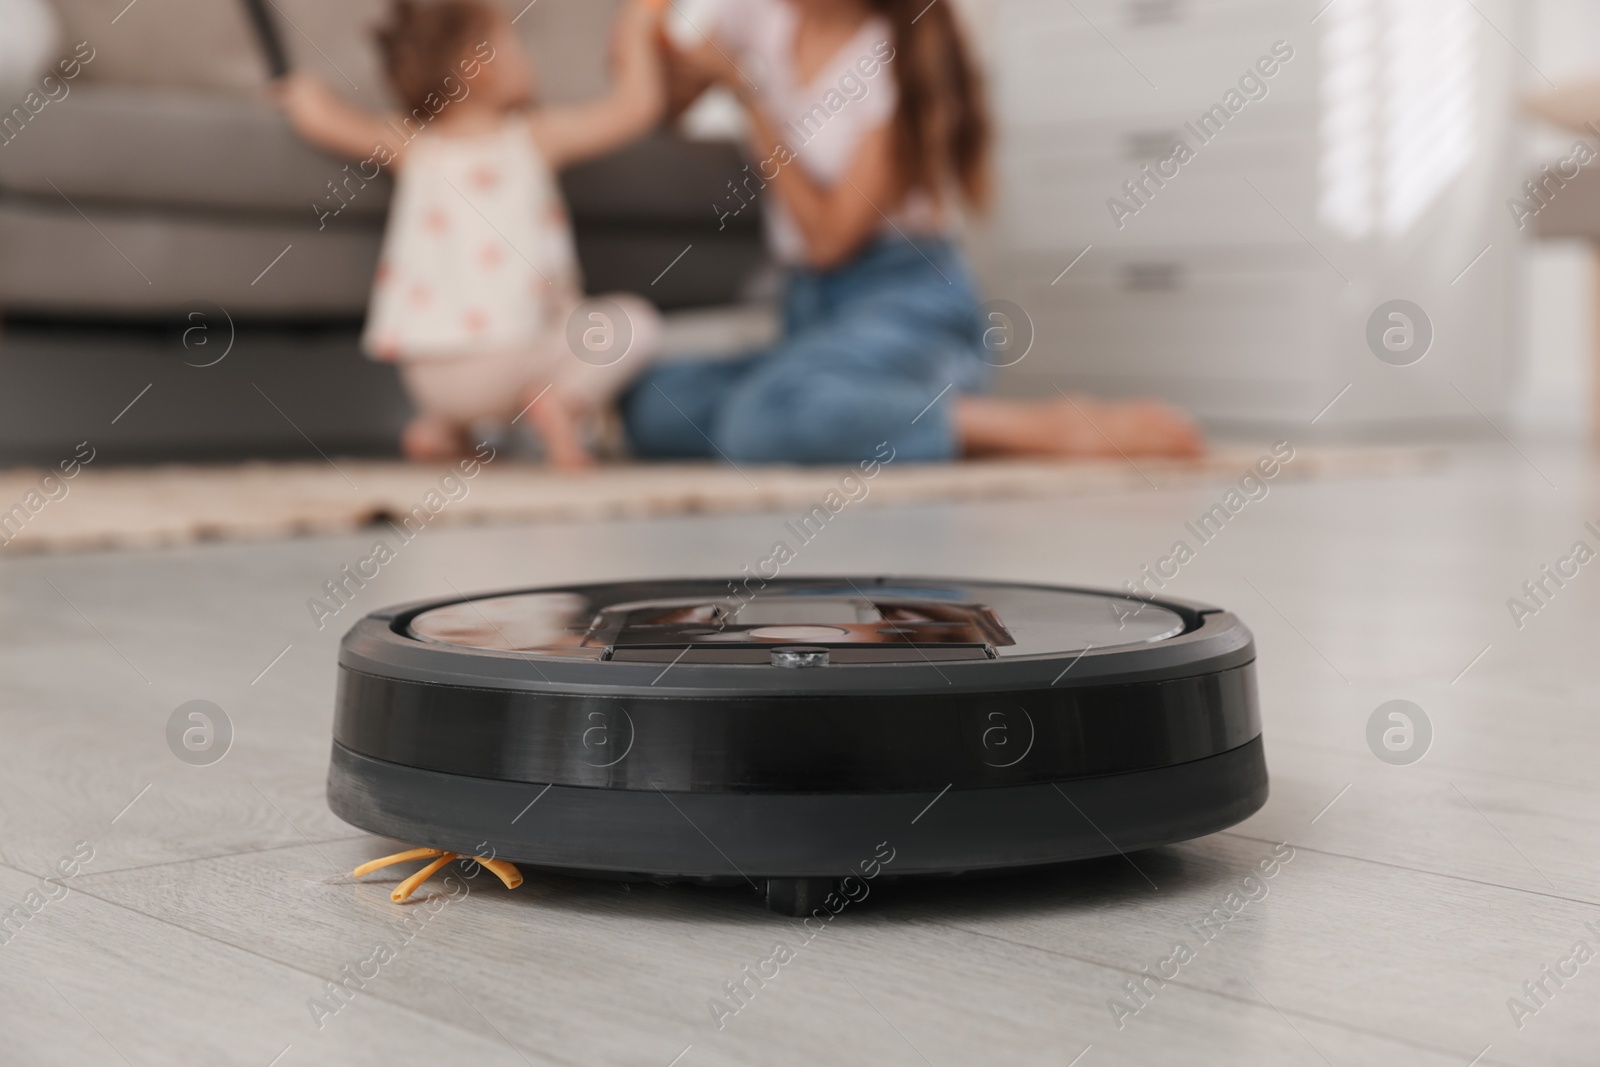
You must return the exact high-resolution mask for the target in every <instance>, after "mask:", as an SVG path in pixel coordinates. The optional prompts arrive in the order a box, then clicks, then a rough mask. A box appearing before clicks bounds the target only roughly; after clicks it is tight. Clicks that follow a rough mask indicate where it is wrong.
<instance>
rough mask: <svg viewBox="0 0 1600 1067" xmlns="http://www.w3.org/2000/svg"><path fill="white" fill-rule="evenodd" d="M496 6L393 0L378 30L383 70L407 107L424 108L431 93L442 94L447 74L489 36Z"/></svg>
mask: <svg viewBox="0 0 1600 1067" xmlns="http://www.w3.org/2000/svg"><path fill="white" fill-rule="evenodd" d="M496 20H497V12H496V9H495V8H494V7H493V6H491V5H490V4H487V3H484V2H483V0H434V2H429V3H419V2H418V0H394V2H393V3H392V4H391V5H390V7H389V20H388V22H387V23H386V24H385V25H383V26H382V27H381V28H379V30H378V31H377V39H378V52H379V54H380V55H381V56H382V58H383V70H384V73H385V74H387V75H388V77H389V84H390V85H391V86H393V87H394V91H395V95H396V96H398V97H399V98H400V103H401V104H402V105H403V106H404V107H405V109H406V110H407V111H411V110H414V109H416V108H421V107H423V106H424V101H425V100H426V99H427V97H428V95H429V94H430V93H432V94H439V95H443V94H444V93H445V90H446V86H445V84H444V82H445V79H446V78H448V77H452V76H455V75H457V74H458V72H457V70H456V63H457V61H458V60H460V59H461V58H462V56H463V54H464V53H466V51H467V49H469V48H470V47H472V45H474V44H476V43H478V42H480V41H486V40H488V39H489V37H490V35H491V34H492V33H493V32H494V29H495V23H496Z"/></svg>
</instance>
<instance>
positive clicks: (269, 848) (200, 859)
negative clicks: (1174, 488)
mask: <svg viewBox="0 0 1600 1067" xmlns="http://www.w3.org/2000/svg"><path fill="white" fill-rule="evenodd" d="M371 836H373V835H371V834H368V833H360V834H351V835H350V836H348V837H329V838H324V839H322V840H318V841H310V842H309V844H311V845H336V844H338V843H339V842H341V841H360V840H362V839H363V838H369V837H371ZM307 844H308V842H307V841H286V842H284V843H283V844H281V845H265V846H263V847H261V848H247V849H243V850H241V851H238V852H219V853H217V854H216V855H214V856H190V857H188V858H185V859H172V860H157V861H156V862H154V863H141V864H138V865H137V866H134V867H113V868H111V869H110V870H103V871H95V872H94V873H93V874H84V875H80V876H79V877H80V878H85V879H92V878H102V877H105V876H107V875H112V874H128V873H130V872H132V871H149V870H154V869H155V868H157V867H171V866H175V865H176V864H179V863H210V862H212V861H214V860H226V859H233V858H235V857H237V856H255V855H259V854H261V853H263V852H282V851H283V850H285V849H290V848H305V847H306V846H307ZM24 873H26V872H24Z"/></svg>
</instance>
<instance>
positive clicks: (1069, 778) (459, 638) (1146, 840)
mask: <svg viewBox="0 0 1600 1067" xmlns="http://www.w3.org/2000/svg"><path fill="white" fill-rule="evenodd" d="M1266 797H1267V770H1266V762H1265V759H1264V758H1263V754H1262V745H1261V721H1260V716H1259V712H1258V710H1257V705H1256V684H1255V645H1254V642H1253V640H1252V639H1251V636H1250V631H1249V630H1247V629H1246V628H1245V626H1244V624H1243V623H1241V622H1240V621H1239V620H1238V619H1236V618H1235V617H1234V616H1233V615H1231V614H1229V613H1228V612H1226V611H1223V610H1221V609H1218V608H1213V607H1207V606H1205V605H1202V604H1194V603H1188V602H1184V601H1178V600H1166V599H1161V600H1143V599H1139V598H1134V597H1131V596H1128V595H1124V594H1119V593H1111V592H1103V591H1096V590H1091V589H1069V588H1057V587H1052V586H1043V585H1025V584H1011V583H1003V582H989V581H963V580H953V579H947V578H886V577H878V578H865V577H864V578H780V579H773V580H770V581H767V582H765V583H764V584H763V583H762V582H761V580H760V579H758V578H749V579H744V580H741V581H734V582H729V581H726V580H711V579H704V580H671V581H640V582H617V583H610V584H596V585H571V586H563V587H555V588H541V589H526V590H517V591H513V592H503V593H491V594H484V595H481V596H472V597H467V598H464V599H463V598H460V597H456V598H452V599H449V600H434V601H427V602H424V603H416V604H409V605H405V606H401V607H395V608H389V609H386V610H383V611H377V612H373V613H372V614H370V615H368V616H366V617H365V618H364V619H362V620H360V621H359V622H358V623H356V625H355V626H354V627H353V628H352V629H351V630H350V632H349V633H348V634H346V635H345V638H344V641H343V643H342V645H341V647H340V654H339V689H338V708H337V713H336V716H335V720H334V741H333V757H332V764H331V767H330V770H329V775H328V802H329V805H330V806H331V807H332V809H333V811H334V812H335V813H336V814H337V815H339V816H340V817H341V818H342V819H344V820H345V821H346V822H349V823H351V824H353V825H354V826H357V827H359V828H361V829H364V830H368V831H371V832H373V833H376V834H382V835H385V836H388V837H393V838H399V839H401V840H403V841H408V842H412V843H415V844H418V845H425V846H431V847H434V848H439V849H445V850H449V851H451V852H458V853H461V854H463V855H467V856H472V855H493V856H495V857H498V858H500V859H504V860H509V861H512V862H514V863H520V864H524V865H527V866H530V867H534V868H539V869H544V870H549V871H556V872H562V873H567V874H575V875H585V876H594V877H603V878H619V879H627V880H637V881H688V882H697V883H707V884H738V883H749V884H751V885H752V886H754V887H756V888H757V889H759V890H761V891H763V892H764V893H765V894H766V899H767V903H768V906H769V907H772V908H774V909H775V910H781V911H785V912H789V913H793V914H804V913H807V912H809V911H811V910H812V906H813V903H814V902H815V901H817V900H818V899H820V898H821V896H822V895H824V894H826V893H828V892H830V891H831V890H832V889H833V888H834V887H835V885H836V884H837V883H838V880H840V879H842V878H844V877H845V876H847V875H850V874H856V875H857V877H860V874H859V872H860V871H861V870H863V869H866V867H867V865H868V864H871V865H872V867H873V868H874V870H873V873H874V874H878V873H880V872H881V873H882V874H884V875H887V876H889V877H894V878H898V877H905V876H932V875H944V876H950V875H961V874H976V873H982V872H998V871H1004V870H1017V869H1025V868H1033V867H1040V866H1044V865H1049V864H1059V863H1064V862H1067V861H1071V860H1080V859H1086V858H1090V857H1098V856H1109V855H1115V854H1119V853H1122V854H1126V853H1129V852H1133V851H1135V850H1137V849H1145V848H1150V847H1152V846H1156V845H1163V844H1169V843H1171V842H1175V841H1183V840H1187V839H1189V838H1194V837H1199V836H1202V835H1204V834H1209V833H1213V832H1215V831H1217V830H1221V829H1223V828H1225V827H1228V826H1231V825H1233V824H1234V823H1237V822H1239V821H1241V820H1242V819H1244V818H1246V817H1247V816H1249V815H1250V814H1251V813H1252V812H1254V811H1256V810H1257V809H1258V808H1260V807H1261V805H1262V804H1263V803H1265V801H1266ZM885 857H892V859H889V860H886V859H885Z"/></svg>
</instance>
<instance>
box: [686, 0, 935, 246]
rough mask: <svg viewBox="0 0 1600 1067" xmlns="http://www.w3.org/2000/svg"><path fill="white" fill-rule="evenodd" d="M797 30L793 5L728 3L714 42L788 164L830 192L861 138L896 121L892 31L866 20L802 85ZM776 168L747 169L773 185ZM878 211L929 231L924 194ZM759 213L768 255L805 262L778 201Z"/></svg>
mask: <svg viewBox="0 0 1600 1067" xmlns="http://www.w3.org/2000/svg"><path fill="white" fill-rule="evenodd" d="M798 24H799V15H798V13H797V12H796V11H795V8H794V5H793V4H791V3H788V2H786V0H730V2H727V3H724V4H723V5H722V6H721V10H720V11H719V12H718V13H717V16H716V30H715V35H716V38H717V40H718V41H719V42H720V43H721V44H722V45H723V46H724V47H725V48H726V49H727V50H728V51H729V52H730V54H731V57H732V59H733V61H734V63H735V64H737V65H738V67H739V70H740V71H741V72H742V73H743V75H744V76H745V77H746V78H747V79H749V81H750V82H751V84H753V85H754V86H755V90H756V97H757V99H758V101H759V106H760V107H761V108H762V110H763V111H765V112H766V114H767V117H768V118H770V119H772V121H773V123H774V124H775V125H776V126H777V127H778V136H779V138H780V139H781V140H782V141H783V143H784V144H785V145H786V146H787V147H788V149H789V150H790V151H791V152H792V153H794V158H793V160H792V161H791V162H789V163H788V164H787V165H788V166H798V167H800V168H801V169H802V170H803V171H805V173H806V174H807V175H808V176H809V177H810V178H811V179H812V180H814V181H816V182H817V183H818V184H819V185H822V186H823V187H825V188H827V187H832V186H834V185H837V184H838V183H839V182H841V181H843V180H844V176H845V174H846V173H847V172H848V171H849V169H850V165H851V164H852V163H853V162H854V160H855V156H856V151H857V149H858V148H859V147H860V145H861V141H862V139H863V138H864V137H865V136H866V135H867V134H869V133H871V132H872V131H874V130H876V129H877V128H879V127H880V126H883V125H884V124H885V123H887V122H890V121H891V120H893V118H894V113H895V105H896V103H897V102H898V96H899V94H898V91H897V89H896V86H895V80H894V70H893V66H892V64H893V62H894V57H895V50H894V31H893V29H892V28H891V27H890V25H889V23H888V21H887V20H885V19H883V18H880V17H877V16H874V17H872V18H869V19H867V21H866V22H864V23H862V24H861V27H860V29H858V30H856V32H855V33H854V34H853V35H852V36H851V37H850V39H849V40H848V41H846V42H845V44H844V45H843V46H841V47H840V48H839V50H838V51H837V52H835V53H834V54H833V56H832V57H831V58H830V59H829V60H828V61H827V62H826V63H824V64H823V65H822V67H821V68H820V69H819V70H818V71H817V72H816V74H815V75H814V76H813V77H812V78H811V80H810V81H809V82H807V83H801V81H800V78H799V75H798V74H797V72H796V71H795V67H794V39H795V30H796V28H797V26H798ZM780 165H783V164H782V156H781V154H780V155H777V156H775V157H769V158H768V159H764V160H757V161H756V162H755V164H754V165H753V166H752V167H751V170H752V171H756V172H759V174H760V175H761V176H762V177H763V178H767V179H770V178H771V176H772V175H773V174H775V173H776V169H775V168H777V167H778V166H780ZM745 185H746V188H753V186H752V185H751V183H749V182H746V183H745ZM879 207H880V209H881V210H882V211H883V213H884V214H885V216H886V217H888V218H894V219H896V220H897V222H898V221H900V220H902V219H903V220H904V223H905V225H906V226H909V227H910V228H912V229H917V230H927V229H929V228H931V227H932V226H933V222H932V218H931V216H932V215H933V210H932V205H931V203H930V202H929V201H928V198H927V197H926V195H925V194H924V195H919V194H915V193H914V194H912V196H910V197H908V198H907V202H906V204H905V205H890V204H883V205H879ZM762 211H763V213H764V217H765V219H766V226H767V240H768V244H769V247H770V249H771V251H772V253H773V255H774V256H776V257H777V258H778V260H779V261H781V262H784V263H799V262H802V261H803V260H804V259H805V241H804V238H803V237H802V236H801V233H800V229H799V227H798V226H796V225H795V222H794V219H793V218H792V217H791V216H790V214H789V212H788V210H787V209H786V208H785V207H784V205H783V204H782V202H781V201H780V200H779V198H778V197H776V196H773V195H771V194H766V196H765V198H764V199H763V200H762ZM885 226H886V227H887V223H886V224H885Z"/></svg>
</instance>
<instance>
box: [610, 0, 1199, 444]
mask: <svg viewBox="0 0 1600 1067" xmlns="http://www.w3.org/2000/svg"><path fill="white" fill-rule="evenodd" d="M670 66H671V68H672V69H673V71H674V76H675V78H676V79H677V80H678V81H679V83H680V85H679V86H678V88H679V89H680V90H681V91H683V95H684V96H685V97H686V98H688V99H692V97H693V96H694V95H698V93H699V92H700V91H702V90H703V89H705V88H706V87H707V86H709V85H711V84H721V85H724V86H726V87H728V88H729V89H731V90H732V91H733V92H734V94H735V95H736V96H737V97H738V99H739V101H740V102H741V104H742V105H743V107H744V111H745V114H746V117H747V120H748V122H747V126H748V131H749V133H748V136H749V148H750V150H751V154H752V155H753V157H754V160H755V163H754V164H753V166H752V167H751V173H752V174H753V175H758V177H754V178H751V179H747V180H746V181H745V184H744V190H745V191H746V192H747V193H748V194H749V195H751V196H755V197H757V198H759V199H760V200H761V202H762V210H763V211H764V213H765V215H766V218H767V220H768V236H769V240H770V243H771V245H772V250H773V252H774V254H775V255H776V256H777V257H778V259H779V260H780V261H781V262H783V263H784V264H785V265H786V266H787V267H789V268H790V271H791V273H790V278H789V281H788V288H787V292H786V294H785V299H784V309H783V310H784V314H783V336H782V338H781V340H780V341H779V342H778V343H777V344H776V345H775V346H774V347H772V348H770V349H768V350H766V351H763V352H758V353H755V354H753V355H750V356H746V357H744V358H742V359H738V360H734V361H731V362H730V361H717V362H708V363H691V364H678V365H669V366H665V367H660V368H657V369H655V370H654V371H652V372H650V373H648V374H647V375H646V376H645V377H643V378H642V379H641V380H640V381H639V383H638V384H637V385H636V386H635V387H634V388H633V390H632V391H631V392H630V393H629V394H628V396H627V397H626V398H625V400H624V403H623V412H624V416H625V418H626V421H627V425H628V429H629V433H630V435H631V437H632V439H633V442H634V445H635V448H636V450H637V451H638V452H639V453H640V454H642V455H646V456H712V455H719V454H720V455H722V456H724V457H726V458H728V459H730V460H733V461H736V462H737V461H739V460H750V461H753V462H791V463H827V462H850V461H854V460H858V459H861V458H862V457H864V456H869V455H871V454H873V450H874V448H875V447H876V446H878V445H879V444H880V443H881V442H884V441H887V442H888V443H889V444H890V445H891V446H892V447H893V448H894V449H895V454H896V456H897V457H899V458H902V459H911V460H947V459H952V458H955V457H957V456H963V455H969V456H970V455H996V454H1009V455H1101V454H1116V453H1119V452H1120V453H1122V454H1126V455H1133V454H1144V455H1149V454H1166V455H1187V454H1193V453H1195V452H1198V451H1199V449H1200V437H1199V434H1198V433H1197V432H1196V430H1195V429H1194V426H1193V424H1192V423H1191V422H1190V421H1189V420H1188V419H1187V418H1186V417H1185V416H1183V415H1182V414H1181V413H1180V412H1177V411H1175V410H1174V409H1171V408H1169V407H1167V406H1165V405H1162V404H1157V403H1104V402H1100V401H1095V400H1091V399H1089V398H1087V397H1081V396H1079V397H1067V396H1064V395H1063V396H1061V397H1059V398H1052V399H1049V400H1045V401H1040V402H1020V401H1014V400H1002V399H997V398H991V397H984V396H980V395H977V394H978V393H979V391H980V390H982V389H983V388H984V386H985V385H986V384H987V381H988V377H989V371H990V367H989V365H988V364H987V363H986V362H985V361H984V359H983V354H984V350H983V346H982V329H983V324H982V323H981V322H980V320H979V316H978V313H977V304H978V299H977V295H976V291H975V289H974V287H973V283H972V280H971V276H970V274H969V271H968V269H967V265H966V262H965V260H964V258H963V257H962V255H961V253H960V251H959V250H958V249H957V248H956V246H955V244H954V243H953V242H952V240H951V238H950V236H949V231H950V229H951V227H952V224H953V221H954V217H955V215H956V211H957V208H958V205H959V204H960V203H962V202H964V203H965V204H966V205H967V206H968V207H971V208H974V209H981V208H982V207H983V206H984V205H985V203H986V201H987V199H988V193H989V178H988V149H989V140H990V133H989V119H988V115H987V113H986V110H985V103H984V99H983V90H982V86H981V84H980V81H979V77H978V74H977V70H976V68H975V67H974V65H973V63H972V59H971V56H970V54H969V51H968V48H967V46H966V43H965V42H964V41H963V40H962V37H961V34H960V31H959V30H958V28H957V25H956V22H955V19H954V17H953V16H952V13H951V10H950V3H949V0H942V2H940V0H935V2H933V3H931V4H930V3H928V0H734V2H733V3H730V4H727V5H726V6H725V14H724V15H723V17H722V18H721V19H720V21H719V22H718V24H717V25H716V27H715V28H714V30H712V32H711V34H710V36H709V37H708V38H707V39H706V40H705V41H704V43H702V44H701V45H700V46H699V47H698V48H696V49H693V50H692V51H689V52H683V53H675V54H674V55H673V56H671V58H670Z"/></svg>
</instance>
